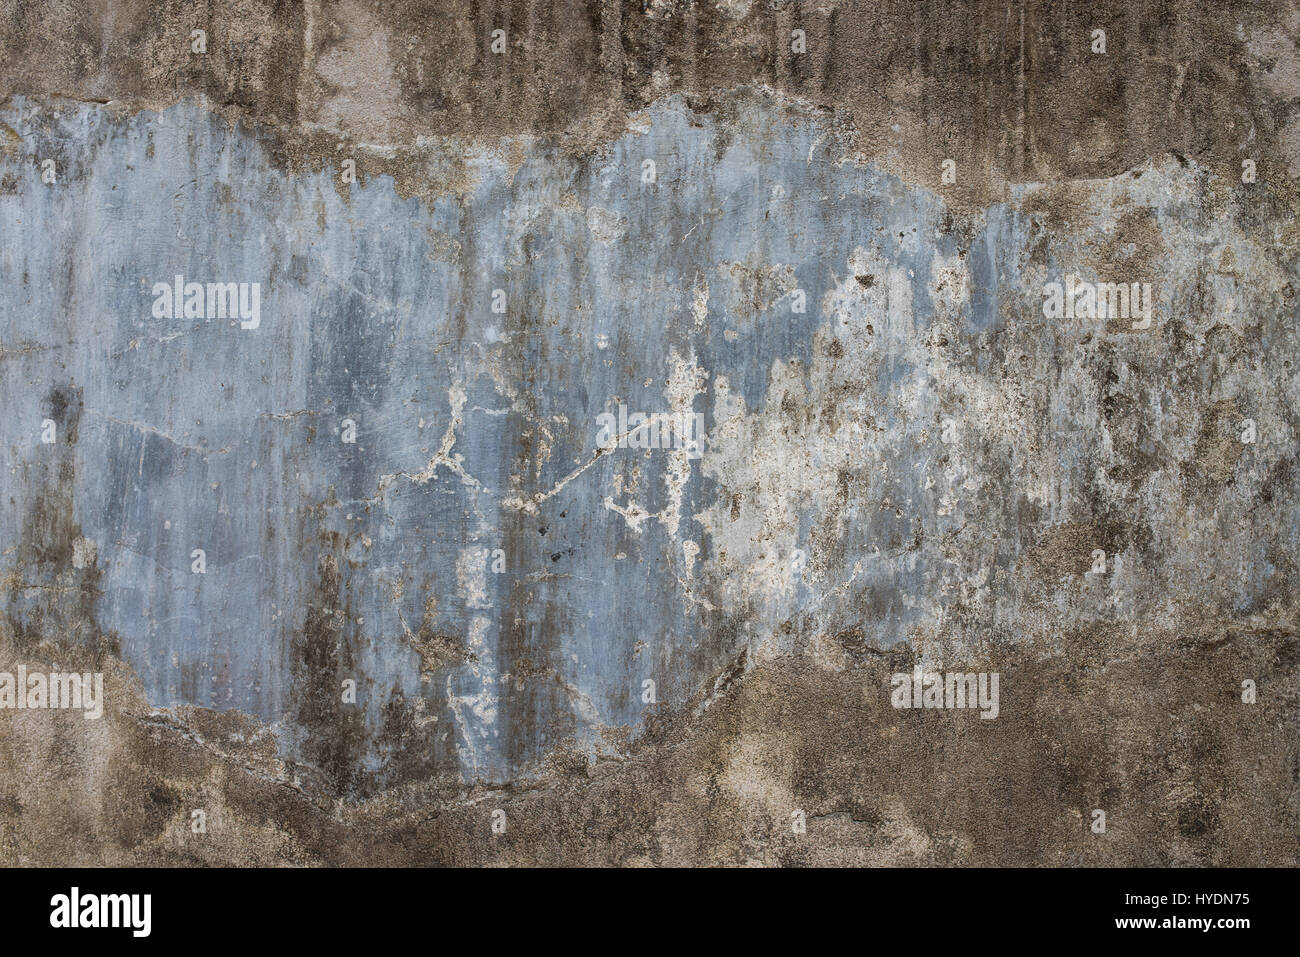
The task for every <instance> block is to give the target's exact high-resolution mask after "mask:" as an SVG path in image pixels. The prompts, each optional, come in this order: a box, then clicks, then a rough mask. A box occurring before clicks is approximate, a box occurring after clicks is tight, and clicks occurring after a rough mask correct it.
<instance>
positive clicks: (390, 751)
mask: <svg viewBox="0 0 1300 957" xmlns="http://www.w3.org/2000/svg"><path fill="white" fill-rule="evenodd" d="M0 14H2V15H0V95H3V96H4V97H6V98H5V99H4V100H3V103H2V105H0V316H2V318H3V324H2V325H0V397H2V399H3V409H4V415H3V416H2V417H0V446H2V447H3V448H4V450H5V454H6V458H7V462H6V466H7V467H6V470H5V473H4V474H5V478H6V481H5V486H4V493H5V494H4V505H5V507H4V509H3V511H2V512H0V567H3V569H4V580H3V601H4V614H3V615H2V616H0V670H3V669H8V670H9V671H13V670H14V669H16V667H17V665H18V664H23V665H25V666H26V667H28V668H29V669H31V670H33V671H41V670H45V671H60V670H77V671H102V672H103V673H104V675H105V682H106V685H105V687H106V690H105V714H104V717H103V718H102V719H98V720H86V719H84V718H83V717H82V716H81V715H80V714H79V713H75V712H68V711H55V710H34V709H24V710H17V709H12V708H9V709H6V708H0V767H2V768H5V769H7V770H5V771H4V772H0V861H3V862H4V863H10V864H14V863H157V862H161V863H182V862H207V863H384V862H391V863H402V864H423V863H466V864H468V863H488V862H515V863H621V864H633V863H697V864H699V863H710V864H713V863H718V864H734V863H743V862H761V863H791V864H793V863H809V864H849V863H870V864H892V863H917V862H921V863H937V864H967V863H1000V864H1006V863H1035V864H1066V863H1092V864H1107V863H1142V864H1151V863H1157V864H1164V863H1230V864H1250V863H1263V864H1294V863H1296V862H1297V858H1298V857H1300V847H1298V846H1297V840H1298V833H1300V832H1298V828H1297V824H1298V817H1300V792H1298V788H1300V746H1298V741H1297V718H1298V717H1300V711H1298V705H1300V702H1298V700H1297V694H1298V692H1300V688H1298V683H1297V669H1298V666H1300V644H1298V642H1297V631H1296V628H1297V624H1296V616H1297V585H1298V584H1300V580H1298V579H1297V575H1298V574H1300V569H1298V568H1297V565H1296V561H1295V559H1294V557H1293V556H1294V554H1295V551H1296V547H1297V544H1300V523H1298V522H1297V506H1298V505H1300V499H1298V496H1297V492H1298V491H1300V488H1298V485H1297V477H1296V475H1295V473H1294V472H1293V468H1292V466H1293V461H1294V458H1295V454H1296V453H1295V447H1296V435H1297V428H1298V427H1300V422H1297V406H1298V403H1297V398H1298V397H1300V381H1298V380H1297V370H1296V369H1294V368H1293V362H1294V356H1295V355H1296V353H1297V345H1298V344H1300V333H1298V332H1297V331H1296V326H1295V313H1296V284H1297V275H1296V273H1297V259H1296V248H1297V247H1296V242H1297V232H1296V227H1295V219H1294V214H1295V208H1296V205H1297V193H1296V190H1295V181H1294V179H1293V175H1294V174H1296V173H1300V112H1298V111H1297V105H1300V52H1298V51H1297V50H1296V37H1297V36H1300V8H1290V7H1287V6H1285V5H1277V4H1256V5H1248V6H1247V5H1233V6H1228V5H1215V4H1204V5H1194V6H1186V7H1181V8H1179V9H1178V10H1172V9H1170V8H1169V7H1167V6H1165V5H1160V4H1154V3H1153V4H1136V5H1134V4H1114V5H1101V6H1097V5H1089V6H1087V7H1084V6H1079V7H1078V8H1075V7H1073V6H1067V5H1063V4H1046V3H1044V4H1036V3H1024V4H1019V5H1012V6H1005V5H996V4H983V3H975V4H969V5H962V6H951V5H947V4H927V3H914V2H908V3H889V4H878V3H876V4H866V3H862V4H854V3H837V2H830V0H828V2H826V3H823V4H820V5H818V4H791V3H773V4H759V3H752V4H751V3H749V2H746V0H722V2H718V3H712V2H710V3H707V4H705V3H695V4H691V3H684V2H672V0H665V2H663V3H651V4H647V5H645V7H644V8H643V7H642V5H640V4H632V5H619V4H614V3H596V2H592V3H590V4H589V5H585V6H584V5H582V4H576V3H567V4H558V5H554V6H551V7H546V6H542V5H537V4H526V5H525V4H520V5H515V6H510V5H494V4H471V5H468V6H460V5H456V4H435V3H392V4H367V3H359V2H347V3H319V2H308V3H287V2H286V3H278V4H266V3H243V2H241V3H214V4H206V5H204V4H199V5H195V4H178V3H149V2H137V3H105V4H100V5H99V6H97V7H96V8H95V9H92V10H90V11H84V10H80V9H79V8H76V7H75V5H69V4H64V3H56V2H46V3H39V2H37V3H23V2H11V0H0ZM497 29H501V30H504V31H506V33H505V40H504V47H503V50H502V52H500V53H494V52H493V50H492V43H493V35H492V34H493V31H494V30H497ZM1095 29H1104V30H1105V31H1106V51H1105V52H1104V53H1099V52H1093V46H1094V45H1095V38H1094V36H1093V32H1092V31H1093V30H1095ZM194 30H202V31H204V37H203V39H204V41H205V42H206V50H205V52H195V50H194V47H193V44H194V43H195V41H194V40H193V39H192V31H194ZM796 30H799V31H803V39H804V42H805V43H806V46H805V47H804V49H803V50H802V51H801V52H800V51H796V50H792V49H791V46H792V39H794V37H792V31H796ZM796 36H797V35H796ZM945 160H951V161H952V165H951V166H950V167H947V169H948V170H949V171H950V172H951V174H952V175H951V176H948V177H945V176H944V172H945V166H944V163H945ZM48 161H52V163H51V162H48ZM647 161H651V162H652V163H653V177H651V176H650V173H649V171H648V167H647V165H646V163H647ZM1245 161H1249V163H1248V164H1247V165H1246V166H1243V163H1244V162H1245ZM354 168H355V171H356V176H355V177H352V176H351V175H350V172H351V170H352V169H354ZM1251 170H1253V172H1254V175H1253V176H1252V175H1250V171H1251ZM954 177H955V181H953V178H954ZM354 180H355V181H354ZM177 275H182V276H184V278H185V281H186V282H190V281H193V282H200V283H209V282H234V283H258V284H259V289H260V294H261V299H260V312H259V315H258V321H257V322H256V323H254V322H253V321H251V320H250V321H248V322H245V323H243V324H242V325H244V326H250V327H251V328H243V327H241V322H240V320H239V317H235V318H230V317H226V318H211V317H209V316H206V314H205V315H203V316H200V315H191V316H190V317H189V318H183V317H182V318H173V317H172V315H171V314H170V312H169V313H167V314H165V315H162V316H159V315H156V314H155V308H154V307H155V299H156V290H155V289H154V286H155V284H158V283H163V284H170V283H172V281H173V278H174V277H175V276H177ZM1067 276H1077V277H1079V278H1080V279H1081V280H1082V281H1084V282H1087V283H1139V284H1149V286H1150V288H1151V290H1152V309H1151V315H1150V321H1149V322H1144V321H1142V319H1141V317H1140V316H1127V315H1126V316H1124V317H1122V318H1117V317H1105V316H1101V317H1093V318H1088V317H1081V318H1072V317H1071V318H1066V317H1058V316H1052V317H1050V318H1049V317H1048V315H1046V314H1045V307H1044V300H1045V294H1044V289H1045V287H1048V286H1049V284H1051V283H1063V282H1065V281H1066V277H1067ZM620 405H621V406H623V407H625V408H626V409H628V410H629V411H631V412H646V413H679V414H680V413H688V414H696V413H698V414H699V415H700V416H701V421H702V423H703V435H702V443H701V451H700V454H699V455H693V454H691V453H690V452H689V450H687V449H680V448H671V447H670V448H648V449H637V448H620V447H615V448H610V447H607V446H606V445H605V443H604V437H603V436H602V435H601V424H602V421H603V420H601V419H600V418H599V417H600V416H601V415H602V413H614V414H615V415H617V413H618V410H619V407H620ZM353 431H355V441H351V439H352V433H353ZM196 549H201V550H202V551H203V558H202V562H203V565H202V566H196V565H195V562H196V558H195V550H196ZM1098 553H1104V555H1102V556H1101V557H1098ZM196 567H202V569H203V571H202V574H197V573H196ZM917 667H920V668H921V669H923V671H938V672H944V671H961V672H982V673H996V674H997V675H999V677H1000V684H999V687H1000V696H999V703H998V713H997V717H996V718H995V719H993V720H984V719H982V718H981V717H980V712H979V711H978V710H946V709H945V710H936V709H927V708H921V709H900V708H896V707H893V706H891V691H892V684H893V681H892V677H891V676H893V675H895V674H898V673H911V672H912V671H913V669H914V668H917ZM347 681H355V682H356V697H355V702H354V701H352V700H351V699H350V697H349V696H348V695H346V694H345V693H344V683H345V682H347ZM647 681H650V682H653V694H651V693H650V691H649V690H648V688H647V686H646V685H645V684H644V683H645V682H647ZM1244 681H1251V682H1254V684H1255V686H1256V689H1257V698H1256V699H1255V700H1253V701H1248V700H1245V699H1248V698H1249V694H1248V693H1247V692H1246V691H1244V690H1243V682H1244ZM2 694H3V689H0V697H2ZM0 704H3V700H0ZM196 809H197V810H202V811H203V819H204V822H205V825H206V830H204V831H202V832H197V831H196V828H195V825H194V821H195V818H194V816H193V811H195V810H196ZM498 809H499V810H501V811H503V812H504V820H505V822H506V824H505V829H504V833H494V831H493V828H492V824H493V812H494V811H495V810H498ZM1096 810H1104V811H1105V812H1106V815H1107V818H1106V829H1105V831H1104V832H1102V833H1098V832H1097V831H1096V830H1094V824H1093V822H1094V811H1096ZM796 811H797V812H800V814H801V815H802V817H803V818H806V829H798V828H796V827H794V826H792V822H793V820H794V818H793V817H792V816H793V815H795V812H796Z"/></svg>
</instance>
